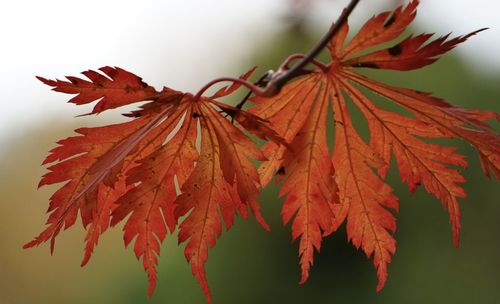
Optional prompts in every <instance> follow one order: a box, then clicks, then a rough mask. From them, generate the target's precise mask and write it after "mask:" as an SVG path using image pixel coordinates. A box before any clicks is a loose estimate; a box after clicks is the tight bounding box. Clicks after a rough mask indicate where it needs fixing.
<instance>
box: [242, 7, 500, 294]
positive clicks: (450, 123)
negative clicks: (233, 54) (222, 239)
mask: <svg viewBox="0 0 500 304" xmlns="http://www.w3.org/2000/svg"><path fill="white" fill-rule="evenodd" d="M418 3H419V1H412V2H410V3H409V4H408V5H407V6H405V7H403V6H401V7H399V8H397V9H396V10H395V11H394V12H384V13H381V14H379V15H377V16H374V17H373V18H371V19H370V20H368V21H367V22H366V23H365V25H364V26H363V27H362V28H361V29H360V31H359V32H358V33H357V34H356V35H355V36H354V37H353V38H352V39H351V40H350V42H349V43H347V44H345V40H346V37H347V35H348V25H347V23H344V24H343V26H342V27H341V28H340V30H339V32H338V33H337V34H336V35H335V36H334V37H333V38H332V40H331V41H330V43H329V45H328V48H329V50H330V55H331V58H332V62H331V63H329V64H328V65H323V64H321V63H318V62H316V64H317V65H318V66H319V68H318V69H316V70H315V71H313V72H312V73H309V74H308V75H306V76H303V77H301V78H298V79H296V80H295V81H293V82H291V83H289V84H287V85H286V86H284V87H283V89H282V90H281V92H280V94H279V95H277V96H275V97H272V98H265V97H256V98H254V99H253V101H254V102H256V103H257V106H255V107H253V108H251V109H250V112H251V113H254V114H255V115H257V116H260V117H262V118H265V119H266V120H268V121H269V122H270V125H271V127H273V128H274V129H275V130H276V131H277V132H278V134H280V135H281V136H282V137H283V139H284V140H285V141H286V142H287V143H288V144H289V145H290V148H289V149H287V148H286V147H285V146H284V145H280V144H279V143H277V142H269V143H267V144H266V145H264V147H263V148H262V151H263V153H264V155H265V156H266V158H267V159H268V160H267V161H265V162H264V163H263V164H262V165H261V167H260V168H259V173H260V174H261V178H262V181H263V184H264V185H265V184H267V183H268V182H269V181H270V180H271V178H272V177H273V175H274V174H278V175H279V178H278V179H277V181H280V180H282V179H284V183H283V186H282V188H281V191H280V195H284V196H286V199H285V202H284V204H283V208H282V216H283V221H284V222H285V223H288V222H289V221H290V220H291V219H292V217H294V216H295V218H294V220H293V224H292V236H293V239H296V238H298V237H300V245H299V255H300V264H301V269H302V276H301V280H300V282H301V283H303V282H304V281H305V280H306V279H307V278H308V275H309V269H310V266H311V265H312V263H313V251H314V248H315V249H316V250H317V251H319V249H320V246H321V240H322V238H323V237H324V236H326V235H329V234H330V233H332V232H334V231H335V230H336V229H337V228H338V227H339V226H340V225H341V224H342V223H343V222H344V221H346V222H347V235H348V238H349V240H350V241H352V243H353V244H354V245H355V246H356V247H357V248H359V247H361V248H362V249H363V251H364V252H365V253H366V255H367V256H368V257H370V256H372V255H373V256H374V261H373V262H374V265H375V267H376V268H377V275H378V278H379V283H378V285H377V290H380V289H381V288H382V287H383V286H384V284H385V281H386V279H387V265H388V264H389V263H390V262H391V256H392V255H393V254H394V252H395V250H396V241H395V239H394V237H393V236H392V234H393V233H394V232H395V230H396V221H395V217H394V215H393V213H391V212H390V210H393V211H395V212H397V211H398V200H397V197H396V196H394V194H392V189H391V187H390V186H389V185H388V184H387V183H386V182H385V181H384V178H385V174H386V172H387V170H388V168H389V164H390V162H391V157H392V155H393V154H394V155H395V158H396V161H397V164H398V167H399V171H400V173H401V177H402V179H403V180H404V181H405V182H407V183H408V185H409V188H410V190H411V191H415V190H416V188H417V187H418V185H420V184H423V185H424V187H425V189H426V190H427V191H428V192H430V193H432V194H433V195H434V196H435V197H436V198H438V199H440V200H441V202H442V204H443V206H444V207H445V208H446V209H447V210H448V212H449V215H450V222H451V225H452V231H453V236H454V237H453V239H454V242H455V244H456V245H458V239H459V230H460V210H459V206H458V201H457V198H460V197H465V192H464V190H463V189H462V187H461V186H460V183H463V182H465V179H464V178H463V177H462V175H461V174H460V172H459V171H458V170H456V169H455V168H453V167H449V165H452V166H461V167H466V166H467V162H466V161H465V159H464V158H463V156H461V155H459V154H457V153H455V149H454V148H448V147H441V146H438V145H436V144H431V143H428V142H426V141H425V140H423V139H424V138H440V137H460V138H463V139H465V140H467V141H468V142H470V143H471V144H472V145H474V146H475V147H476V148H477V149H478V151H479V153H480V156H481V161H482V163H483V168H484V169H485V173H486V174H487V175H488V174H489V171H490V170H491V171H493V173H494V174H495V175H496V176H497V177H500V175H499V168H500V137H499V136H498V135H497V134H494V133H493V132H492V131H491V130H490V129H489V128H488V126H487V124H486V120H488V119H492V118H497V119H498V115H497V114H495V113H491V112H485V113H482V112H479V111H471V110H464V109H460V108H458V107H455V106H452V105H451V104H449V103H447V102H445V101H443V100H441V99H439V98H436V97H432V96H431V95H430V94H426V93H422V92H418V91H414V90H410V89H401V88H395V87H391V86H389V85H385V84H381V83H379V82H376V81H374V80H372V79H369V78H367V77H365V76H362V75H359V74H357V73H355V72H354V68H373V69H388V70H401V71H406V70H412V69H417V68H421V67H424V66H426V65H429V64H431V63H433V62H435V61H436V60H438V58H439V56H440V55H442V54H444V53H446V52H448V51H449V50H451V49H453V48H454V47H455V46H456V45H457V44H459V43H461V42H463V41H465V40H466V39H467V38H469V37H470V36H472V35H474V34H476V33H478V32H480V31H481V30H479V31H475V32H473V33H471V34H468V35H466V36H462V37H457V38H453V39H450V40H448V35H446V36H444V37H441V38H438V39H436V40H433V41H430V42H428V41H429V39H430V38H431V36H432V35H430V34H423V35H418V36H415V37H413V36H410V37H409V38H406V39H404V40H403V41H402V42H399V43H397V44H395V45H393V46H390V47H385V48H382V49H379V50H375V51H372V52H370V53H368V54H366V52H364V51H365V50H367V49H372V48H374V47H377V46H379V45H382V44H386V43H389V42H391V41H393V40H395V39H396V38H398V37H399V36H400V35H401V34H402V33H403V32H404V30H405V29H406V28H407V26H408V25H409V24H410V23H411V22H412V21H413V19H414V18H415V16H416V8H417V6H418ZM425 43H427V44H425ZM360 53H361V55H359V54H360ZM359 86H362V87H365V88H368V89H370V90H371V91H374V92H376V93H378V94H380V95H382V96H384V97H386V98H387V99H388V100H392V101H394V102H395V103H397V104H399V105H401V106H403V107H405V108H406V109H408V110H410V112H412V114H414V117H408V116H404V115H400V114H396V113H392V112H389V111H386V110H383V109H381V108H379V107H378V106H376V105H375V104H374V103H373V102H371V101H370V100H369V99H368V98H367V97H366V96H365V95H364V93H362V91H361V90H360V89H359V88H358V87H359ZM346 98H348V99H349V100H351V101H352V102H353V103H354V104H355V105H356V106H357V107H358V108H359V109H360V110H361V112H362V113H363V115H364V116H365V118H366V119H367V121H368V126H369V131H370V134H371V136H370V143H369V144H367V143H365V142H364V141H363V139H362V138H361V137H360V136H359V135H358V133H357V131H356V129H355V128H354V126H353V122H352V121H351V119H350V115H349V112H348V107H347V101H346ZM329 101H331V104H332V109H333V117H334V121H335V136H334V148H333V152H332V156H331V161H330V160H329V155H330V154H329V153H330V152H329V151H328V147H327V144H326V142H327V140H326V137H325V136H326V128H327V120H326V116H327V111H328V103H329ZM374 169H375V170H377V172H374ZM377 173H378V174H377ZM283 175H284V176H283ZM333 180H334V181H333ZM337 195H338V196H337Z"/></svg>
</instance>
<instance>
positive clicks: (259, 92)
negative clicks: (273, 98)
mask: <svg viewBox="0 0 500 304" xmlns="http://www.w3.org/2000/svg"><path fill="white" fill-rule="evenodd" d="M226 81H229V82H233V83H239V84H241V85H243V86H245V87H247V88H248V89H250V90H251V91H252V92H253V93H254V94H255V95H257V96H264V91H265V90H264V89H262V88H259V87H258V86H256V85H254V84H253V83H251V82H248V81H246V80H244V79H241V78H234V77H220V78H216V79H214V80H212V81H210V82H209V83H207V84H206V85H204V86H203V87H202V88H201V89H200V90H199V91H198V93H196V95H194V100H198V99H200V97H201V95H203V93H205V91H207V90H208V89H209V88H210V87H212V86H213V85H214V84H217V83H219V82H226Z"/></svg>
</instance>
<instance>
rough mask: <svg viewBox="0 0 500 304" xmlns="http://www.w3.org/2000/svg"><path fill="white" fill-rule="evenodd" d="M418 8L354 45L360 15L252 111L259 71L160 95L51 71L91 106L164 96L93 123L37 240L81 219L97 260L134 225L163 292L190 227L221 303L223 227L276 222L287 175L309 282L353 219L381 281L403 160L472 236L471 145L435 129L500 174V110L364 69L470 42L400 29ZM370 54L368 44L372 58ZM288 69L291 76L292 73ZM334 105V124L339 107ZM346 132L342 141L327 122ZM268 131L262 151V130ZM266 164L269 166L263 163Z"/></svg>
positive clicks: (202, 276)
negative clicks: (118, 233) (492, 124)
mask: <svg viewBox="0 0 500 304" xmlns="http://www.w3.org/2000/svg"><path fill="white" fill-rule="evenodd" d="M417 6H418V1H412V2H410V3H409V4H408V5H406V6H402V7H399V8H397V9H396V10H395V11H394V12H384V13H381V14H379V15H376V16H374V17H373V18H371V19H370V20H368V21H367V22H366V23H365V25H364V26H363V27H361V29H360V30H359V31H358V32H357V33H356V34H355V35H354V36H353V38H352V39H351V40H349V41H346V37H347V36H348V33H349V27H348V24H347V22H344V23H343V24H342V26H341V27H340V29H339V31H338V32H337V33H336V35H334V37H333V38H332V40H331V41H330V43H329V45H328V50H329V53H330V56H331V61H330V62H328V63H326V64H324V63H321V62H318V61H316V60H314V61H313V64H314V65H315V68H314V69H313V70H309V69H308V70H305V72H304V73H302V75H301V76H300V77H295V78H294V79H293V80H291V81H288V83H287V84H286V85H284V86H283V87H282V88H280V89H281V90H280V91H279V92H276V93H275V94H267V95H266V94H258V92H254V93H256V94H255V96H254V97H252V98H251V102H252V103H253V105H252V106H251V107H250V108H249V110H248V111H244V110H242V109H241V107H240V106H231V105H228V104H225V103H223V102H222V101H220V100H221V98H223V97H226V96H229V95H231V94H233V93H234V92H235V91H236V90H238V89H239V88H240V86H241V84H245V83H246V82H247V80H248V79H249V78H250V77H251V75H252V73H253V72H254V70H251V71H250V72H248V73H246V74H245V75H243V76H242V77H241V78H240V79H239V81H235V82H234V83H233V84H232V85H230V86H227V87H223V88H221V89H219V90H218V91H217V92H216V93H215V94H214V95H212V96H200V95H201V94H196V95H194V94H190V93H183V92H179V91H175V90H173V89H170V88H164V89H163V90H162V91H157V90H155V89H154V88H153V87H151V86H149V85H147V84H146V83H144V82H143V81H142V79H141V78H139V77H137V76H136V75H134V74H132V73H129V72H127V71H125V70H122V69H120V68H112V67H103V68H101V69H99V71H92V70H89V71H86V72H83V75H84V76H86V78H87V79H82V78H77V77H67V80H48V79H45V78H42V77H39V79H40V80H41V81H42V82H43V83H45V84H47V85H49V86H51V87H53V88H54V90H55V91H57V92H63V93H68V94H75V96H74V97H73V98H72V99H71V100H70V102H72V103H75V104H77V105H82V104H88V103H91V102H94V101H98V102H97V104H96V105H95V107H94V109H93V110H92V112H91V113H89V114H98V113H101V112H104V111H107V110H111V109H115V108H119V107H122V106H124V105H128V104H132V103H137V102H144V101H148V103H145V104H143V105H142V106H141V107H140V108H138V109H137V110H136V111H134V112H132V113H129V114H126V116H128V117H130V118H131V119H130V120H128V121H126V122H123V123H120V124H115V125H108V126H103V127H96V128H80V129H77V130H76V132H77V133H78V135H77V136H74V137H70V138H67V139H64V140H61V141H59V142H58V144H59V145H58V146H57V147H56V148H54V149H53V150H52V151H51V152H50V154H49V156H48V157H47V158H46V159H45V161H44V164H51V165H50V166H49V167H48V170H49V172H48V173H47V174H45V175H44V176H43V178H42V179H41V181H40V186H43V185H51V184H61V187H60V188H59V190H57V191H56V192H55V193H54V194H53V195H52V197H51V199H50V206H49V209H48V212H49V213H50V215H49V219H48V221H47V227H46V229H45V230H44V231H43V232H42V233H41V234H40V235H39V236H37V237H36V238H35V239H34V240H32V241H31V242H29V243H28V244H26V245H25V246H24V247H25V248H28V247H33V246H37V245H40V244H42V243H44V242H47V241H49V240H50V243H51V246H50V247H51V251H53V250H54V243H55V239H56V237H57V235H58V234H59V233H60V231H61V230H62V229H66V228H68V227H71V226H72V225H73V224H74V223H75V222H76V220H77V217H78V214H80V217H81V220H82V223H83V226H84V228H85V229H86V231H87V235H86V237H85V243H86V245H85V253H84V258H83V261H82V265H85V264H86V263H87V262H88V261H89V258H90V257H91V255H92V252H93V250H94V247H95V246H96V245H97V244H98V239H99V236H100V235H101V234H103V233H104V232H105V231H106V230H107V229H108V228H109V227H110V226H115V225H117V224H119V223H122V222H124V226H123V231H124V241H125V245H128V244H130V243H133V246H134V252H135V254H136V256H137V258H138V259H140V260H142V263H143V266H144V269H145V270H146V272H147V275H148V278H149V282H150V288H149V293H148V294H149V296H151V294H152V293H153V290H154V288H155V283H156V266H157V264H158V257H159V255H160V248H161V244H162V242H163V241H164V239H165V237H166V236H167V234H175V233H177V236H178V240H179V243H186V244H185V256H186V259H187V261H188V262H189V263H190V264H191V269H192V272H193V275H194V276H195V277H196V278H197V280H198V282H199V283H200V285H201V286H202V289H203V291H204V293H205V295H206V296H207V299H208V301H209V302H210V301H211V297H210V291H209V288H208V285H207V279H206V273H205V267H204V266H205V263H206V261H207V259H208V250H209V248H211V247H213V246H215V244H216V241H217V238H218V237H219V236H220V234H221V231H222V227H223V226H224V227H225V228H226V229H227V230H228V229H229V228H231V226H232V224H233V221H234V218H235V217H236V216H237V215H238V214H239V215H241V216H242V217H244V218H247V217H248V214H249V211H250V213H252V214H253V216H255V217H256V219H257V221H258V222H259V223H260V224H261V225H262V226H263V227H264V228H265V229H267V230H269V227H268V225H267V224H266V222H265V220H264V218H263V216H262V214H261V212H260V210H259V209H260V207H259V203H258V196H259V189H260V188H262V187H265V186H266V185H267V184H268V183H269V182H270V181H271V180H272V179H273V177H275V176H276V181H277V182H281V190H280V195H281V196H284V197H285V200H284V203H283V207H282V211H281V215H282V218H283V222H284V223H285V224H286V223H289V222H291V223H292V224H291V229H292V238H293V239H294V240H295V239H300V240H299V256H300V267H301V272H302V275H301V279H300V283H304V282H305V281H307V278H308V276H309V271H310V268H311V266H312V264H313V258H314V252H315V251H319V250H320V247H321V242H322V239H323V238H324V237H327V236H328V235H330V234H332V233H334V232H335V231H336V230H337V229H338V228H339V227H340V226H341V225H342V224H344V223H345V224H346V227H347V235H348V239H349V240H350V241H351V242H352V243H353V245H354V246H356V247H357V248H361V249H362V250H363V251H364V252H365V253H366V255H367V256H368V257H372V258H373V263H374V265H375V268H376V269H377V275H378V279H379V283H378V285H377V290H380V289H381V288H382V287H383V286H384V284H385V282H386V279H387V266H388V264H389V263H390V262H391V258H392V255H393V254H394V253H395V250H396V241H395V239H394V232H395V231H396V219H395V213H397V211H398V204H399V202H398V198H397V197H396V196H395V195H394V194H393V190H392V188H391V186H390V185H388V184H387V183H386V181H385V177H386V173H387V171H388V169H389V164H390V163H391V160H392V158H394V159H395V161H396V163H397V167H398V169H399V173H400V176H401V179H402V180H403V181H404V182H406V183H407V184H408V187H409V190H410V191H412V192H413V191H415V190H416V189H417V188H418V187H419V186H420V185H422V186H423V187H424V188H425V189H426V190H427V191H428V192H429V193H431V194H433V195H434V196H435V197H436V198H437V199H438V200H439V201H440V202H441V204H442V205H443V207H444V208H445V209H446V210H447V211H448V213H449V219H450V223H451V227H452V233H453V239H454V242H455V244H456V245H458V242H459V232H460V208H459V204H458V199H459V198H465V195H466V194H465V192H464V190H463V188H462V187H461V184H462V183H464V182H465V179H464V178H463V176H462V175H461V173H460V171H459V170H458V167H466V166H467V162H466V160H465V159H464V157H463V156H462V155H460V154H458V153H457V152H456V150H455V148H452V147H444V146H440V145H437V144H435V143H431V142H429V141H428V139H434V138H461V139H464V140H466V141H467V142H469V143H470V144H471V145H473V146H474V147H475V148H476V149H477V151H478V153H479V157H480V159H481V163H482V166H483V169H484V172H485V174H486V175H487V176H490V175H494V176H495V177H496V178H500V136H499V135H498V134H496V133H495V132H493V131H492V130H491V129H490V128H489V127H488V124H487V120H489V119H495V118H496V119H498V115H497V114H496V113H492V112H480V111H477V110H466V109H461V108H458V107H455V106H453V105H451V104H449V103H447V102H446V101H444V100H442V99H439V98H437V97H433V96H431V95H430V94H428V93H424V92H420V91H416V90H412V89H406V88H397V87H393V86H390V85H387V84H384V83H380V82H378V81H376V80H373V79H371V78H368V77H366V76H363V75H362V74H359V73H357V70H358V69H380V70H398V71H409V70H414V69H418V68H421V67H424V66H426V65H429V64H432V63H433V62H435V61H436V60H437V59H438V58H439V56H440V55H442V54H444V53H446V52H448V51H450V50H451V49H453V48H454V47H455V46H456V45H457V44H459V43H461V42H464V41H465V40H466V39H467V38H469V37H470V36H472V35H474V34H476V33H478V32H479V31H476V32H473V33H471V34H468V35H465V36H460V37H456V38H449V37H448V36H444V37H439V38H435V39H433V38H432V35H430V34H420V35H416V36H409V37H407V38H402V39H401V38H400V37H401V36H402V34H403V33H404V31H405V30H406V28H407V27H408V25H409V24H410V23H411V22H412V21H413V19H414V18H415V15H416V8H417ZM367 50H368V51H367ZM285 70H286V69H285ZM367 91H372V92H374V93H376V94H378V95H381V96H383V97H384V98H385V100H386V101H387V102H392V103H395V104H397V105H399V106H401V107H402V108H404V109H406V111H407V113H408V114H407V115H403V114H399V113H395V112H391V111H388V110H386V109H384V107H383V105H379V104H375V103H374V102H372V101H371V100H370V95H368V94H367ZM348 103H352V104H353V105H355V106H356V107H357V108H358V109H359V110H360V111H361V113H362V114H363V116H364V118H365V119H366V121H367V122H368V128H369V131H370V137H369V142H366V141H365V140H364V139H363V138H362V137H361V136H360V135H359V134H358V132H357V130H356V127H355V126H354V124H353V121H352V119H351V117H350V114H349V107H350V106H348ZM331 111H333V122H329V114H328V113H329V112H331ZM332 125H333V126H334V131H333V132H334V145H333V150H331V149H329V148H328V145H327V142H328V138H327V130H328V128H329V127H331V126H332ZM249 134H252V135H255V136H257V137H259V138H261V139H262V140H263V141H264V142H265V144H264V145H263V146H261V147H259V146H257V145H256V143H255V142H254V141H253V140H252V139H251V137H249ZM256 161H259V162H260V165H259V166H258V168H256V166H255V163H256Z"/></svg>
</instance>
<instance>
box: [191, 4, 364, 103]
mask: <svg viewBox="0 0 500 304" xmlns="http://www.w3.org/2000/svg"><path fill="white" fill-rule="evenodd" d="M359 2H360V0H351V2H350V3H349V5H348V6H347V7H346V8H344V10H343V11H342V14H340V16H339V17H338V18H337V21H335V23H333V24H332V26H331V27H330V30H329V31H328V32H327V33H326V34H325V35H324V36H323V38H321V40H320V41H318V44H316V45H315V46H314V47H313V48H312V49H311V50H310V51H309V52H308V53H307V54H305V55H297V54H296V55H292V56H290V57H288V58H287V59H285V61H284V62H283V63H282V64H281V65H280V68H279V69H278V71H277V72H275V73H274V74H272V75H271V80H270V81H269V82H268V83H267V84H266V86H265V87H263V88H262V87H259V86H258V84H257V83H255V84H253V83H251V82H248V81H246V80H243V79H239V78H232V77H223V78H217V79H215V80H212V81H211V82H209V83H207V84H206V85H205V86H204V87H203V88H201V89H200V90H199V91H198V93H196V95H195V96H194V99H195V100H197V99H199V98H200V97H201V95H203V93H204V92H205V91H206V90H207V89H209V88H210V87H211V86H213V85H214V84H216V83H219V82H223V81H231V82H235V83H240V84H241V85H243V86H245V87H247V88H249V89H250V90H251V91H252V92H253V93H254V94H255V95H257V96H262V97H272V96H275V95H276V94H278V93H279V92H280V90H281V88H282V87H283V86H284V85H285V84H286V83H287V82H289V81H290V80H292V79H293V78H295V77H298V76H301V75H304V74H308V73H311V72H312V71H311V70H307V69H305V67H306V66H307V65H308V64H310V63H313V64H315V65H316V66H318V67H319V68H323V66H324V65H323V64H322V63H320V62H319V61H317V60H316V59H315V58H316V56H318V55H319V53H320V52H321V51H322V50H323V49H324V48H325V47H326V46H327V45H328V43H329V42H330V40H331V39H332V38H333V36H335V35H336V34H337V33H338V31H339V30H340V28H341V27H342V25H343V24H344V23H346V22H347V19H348V18H349V16H350V15H351V13H352V12H353V11H354V8H356V6H357V5H358V3H359ZM296 59H301V60H300V61H299V62H298V63H297V64H296V65H294V66H293V67H291V68H288V66H289V64H290V62H292V61H294V60H296ZM266 75H268V74H267V73H266ZM246 99H248V97H247V98H245V99H244V101H243V102H241V103H240V104H241V105H240V107H241V106H243V104H244V103H245V101H246Z"/></svg>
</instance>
